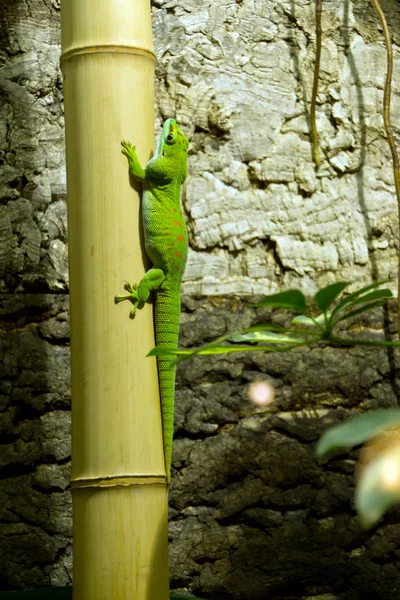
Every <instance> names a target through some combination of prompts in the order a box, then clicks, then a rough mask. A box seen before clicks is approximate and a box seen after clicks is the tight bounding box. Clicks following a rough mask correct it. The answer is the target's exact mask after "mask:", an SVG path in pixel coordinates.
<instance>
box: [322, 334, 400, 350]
mask: <svg viewBox="0 0 400 600" xmlns="http://www.w3.org/2000/svg"><path fill="white" fill-rule="evenodd" d="M324 341H325V342H328V343H329V344H333V345H334V346H371V347H373V346H376V347H378V348H379V347H389V348H390V347H391V348H400V341H398V342H389V341H386V340H354V339H351V338H341V337H336V336H334V335H332V336H330V337H329V338H328V339H325V340H324Z"/></svg>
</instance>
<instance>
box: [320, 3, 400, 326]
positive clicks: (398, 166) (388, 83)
mask: <svg viewBox="0 0 400 600" xmlns="http://www.w3.org/2000/svg"><path fill="white" fill-rule="evenodd" d="M371 2H372V5H373V6H374V8H375V10H376V13H377V15H378V17H379V20H380V22H381V26H382V30H383V35H384V39H385V46H386V57H387V65H386V80H385V87H384V93H383V123H384V127H385V131H386V137H387V140H388V144H389V147H390V152H391V154H392V161H393V178H394V184H395V188H396V199H397V212H398V225H399V244H400V162H399V157H398V154H397V150H396V144H395V141H394V137H393V130H392V126H391V123H390V98H391V91H392V74H393V50H392V42H391V39H390V32H389V27H388V24H387V21H386V17H385V13H384V12H383V10H382V7H381V5H380V3H379V0H371ZM321 17H322V0H315V38H316V51H315V66H314V80H313V87H312V94H311V107H310V120H311V139H312V152H313V160H314V162H315V165H316V167H317V168H318V167H319V166H320V164H321V160H320V153H319V139H318V129H317V123H316V103H317V93H318V80H319V72H320V64H321V46H322V26H321ZM397 289H398V291H397V296H398V306H397V331H398V335H399V336H400V248H399V250H398V254H397Z"/></svg>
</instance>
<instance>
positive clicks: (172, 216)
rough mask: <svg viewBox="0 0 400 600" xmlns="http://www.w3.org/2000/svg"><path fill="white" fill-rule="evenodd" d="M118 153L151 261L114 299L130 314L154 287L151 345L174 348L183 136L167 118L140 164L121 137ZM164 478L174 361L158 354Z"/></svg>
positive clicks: (182, 234) (183, 237) (183, 242)
mask: <svg viewBox="0 0 400 600" xmlns="http://www.w3.org/2000/svg"><path fill="white" fill-rule="evenodd" d="M121 144H122V148H123V149H122V153H123V154H124V155H125V156H126V157H127V158H128V161H129V169H130V172H131V173H132V175H134V177H136V178H137V179H139V180H140V181H142V182H143V194H142V218H143V228H144V238H145V246H146V252H147V255H148V257H149V258H150V260H151V262H152V263H153V266H152V268H151V269H149V270H148V271H147V273H145V275H144V277H143V278H142V280H141V281H140V283H139V285H136V284H135V285H131V284H130V283H128V282H127V283H126V284H125V286H124V287H125V290H126V291H127V292H128V294H127V295H124V296H115V298H114V301H115V303H118V302H122V301H123V300H129V301H130V302H132V304H133V308H132V310H131V313H130V316H131V317H132V318H133V317H134V316H135V314H136V308H137V307H139V308H140V307H141V306H142V305H143V303H144V302H146V301H147V300H148V299H149V296H150V292H152V291H155V292H156V296H155V312H154V324H155V337H156V344H157V346H168V347H174V348H176V347H177V345H178V335H179V317H180V310H181V302H180V288H181V283H182V277H183V272H184V270H185V265H186V259H187V253H188V237H187V231H186V226H185V220H184V217H183V214H182V209H181V204H180V195H181V194H180V191H181V185H182V183H183V182H184V181H185V179H186V177H187V173H188V168H187V150H188V145H189V142H188V140H187V138H186V137H185V136H184V135H183V133H182V132H181V130H180V129H179V127H178V125H177V123H176V121H175V120H174V119H167V120H166V121H165V123H164V127H163V130H162V134H161V136H160V139H159V141H158V143H157V148H156V151H155V154H154V156H153V157H152V158H151V159H150V160H149V162H148V163H147V165H146V168H145V169H143V167H142V166H141V165H140V163H139V160H138V157H137V155H136V149H135V146H132V144H131V143H130V142H127V141H125V140H122V142H121ZM157 366H158V378H159V384H160V396H161V411H162V423H163V438H164V455H165V468H166V473H167V483H168V484H169V483H170V480H171V458H172V438H173V433H174V392H175V372H176V367H175V366H171V357H169V356H158V357H157Z"/></svg>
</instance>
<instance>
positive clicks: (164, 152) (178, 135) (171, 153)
mask: <svg viewBox="0 0 400 600" xmlns="http://www.w3.org/2000/svg"><path fill="white" fill-rule="evenodd" d="M188 146H189V140H188V139H187V137H186V136H185V135H184V134H183V133H182V131H181V130H180V129H179V127H178V124H177V122H176V121H175V119H167V120H166V121H165V123H164V127H163V131H162V135H161V137H160V142H159V147H158V148H157V152H156V154H158V156H159V157H162V158H163V159H164V161H166V163H167V165H168V169H171V170H172V171H173V172H174V173H175V174H178V175H179V177H180V182H181V183H183V182H184V181H185V179H186V177H187V151H188Z"/></svg>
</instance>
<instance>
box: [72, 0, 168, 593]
mask: <svg viewBox="0 0 400 600" xmlns="http://www.w3.org/2000/svg"><path fill="white" fill-rule="evenodd" d="M61 22H62V69H63V74H64V91H65V118H66V148H67V186H68V190H67V191H68V227H69V261H70V262H69V264H70V306H71V353H72V477H71V489H72V497H73V511H74V512H73V518H74V528H73V535H74V563H73V595H74V600H128V599H129V600H132V599H135V600H151V599H157V600H164V599H166V598H168V560H167V494H166V486H165V470H164V459H163V449H162V427H161V417H160V404H159V396H158V378H157V370H156V364H155V361H154V360H153V359H151V360H150V359H146V358H145V354H146V352H147V351H148V350H150V349H151V348H152V347H153V345H154V339H153V321H152V311H151V307H150V306H147V307H145V308H144V310H142V311H141V312H140V313H139V315H138V317H137V318H136V320H135V321H134V322H132V321H131V320H130V319H129V318H128V313H129V307H124V306H123V305H121V306H115V305H114V302H113V299H114V295H115V294H116V293H118V291H120V290H121V285H123V281H124V278H129V279H130V280H131V281H138V280H139V279H140V278H141V276H142V274H143V272H144V265H143V252H142V248H141V244H140V240H139V223H140V218H139V215H140V213H139V196H138V193H137V190H134V189H133V188H132V187H131V186H130V183H129V176H128V167H127V163H126V159H125V157H124V156H123V155H122V154H121V152H120V140H121V139H122V138H126V139H130V140H131V141H132V142H133V143H135V144H136V146H137V150H138V154H139V157H140V159H141V160H142V162H143V163H145V162H146V161H147V160H148V158H149V157H150V154H151V149H152V146H153V143H154V132H153V119H154V112H153V107H154V101H153V93H154V91H153V77H154V63H155V61H154V53H153V49H152V38H151V20H150V3H149V1H148V0H135V1H134V2H133V1H132V0H118V2H115V0H63V1H62V2H61Z"/></svg>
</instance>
